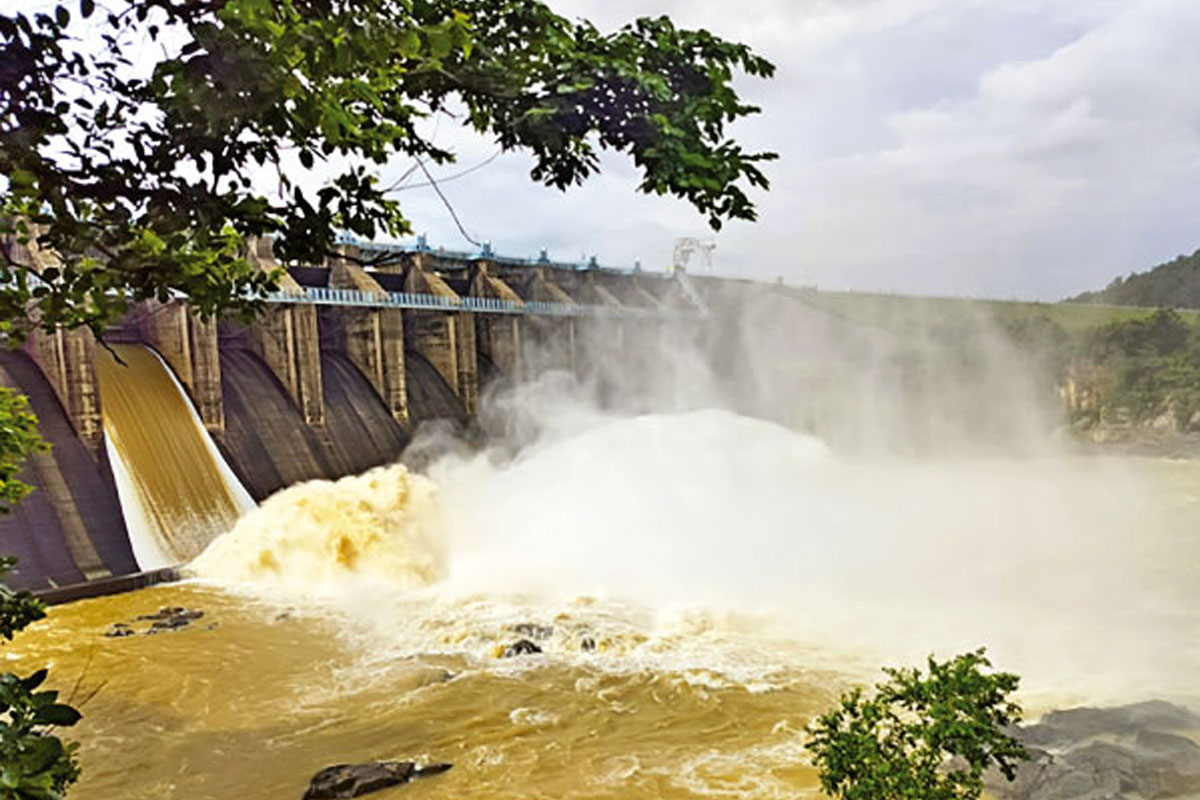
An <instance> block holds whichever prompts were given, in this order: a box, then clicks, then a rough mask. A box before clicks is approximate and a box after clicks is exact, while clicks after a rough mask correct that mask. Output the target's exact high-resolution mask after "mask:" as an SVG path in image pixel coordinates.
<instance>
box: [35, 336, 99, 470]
mask: <svg viewBox="0 0 1200 800" xmlns="http://www.w3.org/2000/svg"><path fill="white" fill-rule="evenodd" d="M98 346H99V345H98V344H97V343H96V338H95V337H94V336H92V332H91V331H89V330H87V329H86V328H79V329H76V330H72V331H66V330H63V329H61V328H60V329H58V330H56V331H54V332H53V333H47V332H46V331H41V330H38V331H34V332H33V333H32V334H31V335H30V337H29V339H28V341H27V342H26V343H25V349H26V351H27V352H28V353H29V354H30V356H32V357H33V360H34V361H35V362H37V365H38V366H39V367H40V368H41V370H42V372H43V373H44V374H45V375H46V377H47V378H48V379H49V381H50V385H51V386H53V387H54V392H55V394H57V395H58V400H59V402H61V403H62V405H63V409H64V410H65V411H66V412H67V418H68V419H70V420H71V424H72V425H74V426H75V433H77V434H78V435H79V438H80V439H81V440H83V443H84V444H85V445H87V448H88V450H89V451H90V452H91V453H92V455H93V456H99V453H100V449H101V448H102V447H103V443H104V420H103V419H102V417H101V416H100V385H99V383H98V382H97V380H96V348H97V347H98Z"/></svg>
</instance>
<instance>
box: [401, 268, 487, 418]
mask: <svg viewBox="0 0 1200 800" xmlns="http://www.w3.org/2000/svg"><path fill="white" fill-rule="evenodd" d="M404 291H406V292H410V293H413V294H431V295H435V296H437V297H445V298H447V299H450V300H453V301H457V300H458V299H459V298H458V295H457V294H456V293H455V292H454V290H453V289H451V288H450V287H449V286H448V285H446V282H445V281H443V280H442V279H441V278H440V277H438V275H437V274H436V273H434V272H432V271H431V270H426V269H424V268H422V267H421V265H420V264H419V263H416V262H415V263H414V264H413V265H412V266H410V267H409V270H408V275H407V276H406V277H405V281H404ZM404 341H405V344H406V346H409V347H412V348H413V349H414V350H416V351H417V352H418V353H420V354H421V355H423V356H424V357H425V358H426V359H427V360H428V361H429V363H431V364H433V366H434V368H435V369H436V370H437V371H438V373H439V374H441V376H442V378H444V379H445V381H446V383H448V384H449V385H450V387H451V388H452V389H453V390H454V392H455V394H457V395H458V397H459V399H460V400H462V402H463V407H464V408H465V409H466V411H467V413H468V414H474V413H475V410H476V406H477V405H478V401H479V372H478V364H477V360H476V357H475V320H474V318H473V317H472V316H471V315H470V314H467V313H464V312H460V311H455V312H447V311H413V310H410V311H408V313H406V314H405V315H404Z"/></svg>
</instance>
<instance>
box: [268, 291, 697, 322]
mask: <svg viewBox="0 0 1200 800" xmlns="http://www.w3.org/2000/svg"><path fill="white" fill-rule="evenodd" d="M264 299H265V300H266V301H267V302H268V303H285V304H286V303H291V304H302V305H319V306H360V307H366V308H405V309H415V310H419V311H447V312H455V311H467V312H473V313H476V314H538V315H545V316H557V317H635V318H643V319H661V318H664V317H691V316H696V315H698V314H701V313H702V312H701V311H700V310H698V309H680V308H665V307H658V308H636V307H631V306H597V305H585V304H581V303H544V302H537V301H533V300H528V301H522V302H516V301H512V300H499V299H496V298H492V297H443V296H440V295H434V294H414V293H410V292H364V291H360V290H357V289H328V288H319V287H311V286H309V287H304V288H302V289H281V290H278V291H275V292H271V293H270V294H268V295H267V296H266V297H265V298H264Z"/></svg>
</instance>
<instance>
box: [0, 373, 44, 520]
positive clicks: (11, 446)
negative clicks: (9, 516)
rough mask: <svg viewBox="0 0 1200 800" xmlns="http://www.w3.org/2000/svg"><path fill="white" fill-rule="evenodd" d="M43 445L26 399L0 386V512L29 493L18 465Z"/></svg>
mask: <svg viewBox="0 0 1200 800" xmlns="http://www.w3.org/2000/svg"><path fill="white" fill-rule="evenodd" d="M47 447H48V445H47V444H46V442H45V441H44V440H43V439H42V437H41V436H39V435H38V432H37V417H35V416H34V415H33V412H32V411H30V410H29V401H28V399H26V398H25V397H24V396H23V395H21V394H18V393H17V392H14V391H13V390H12V389H9V388H7V387H3V386H0V514H3V513H5V512H7V511H8V510H9V507H10V506H11V505H12V504H13V503H16V502H18V501H20V500H21V498H23V497H24V496H25V495H27V494H29V492H30V487H29V486H28V485H27V484H26V483H24V482H23V481H21V480H20V479H19V478H18V477H17V476H18V475H19V474H20V471H21V465H22V464H23V463H24V461H25V458H26V457H27V456H29V455H30V454H31V453H34V452H36V451H38V450H45V449H46V448H47Z"/></svg>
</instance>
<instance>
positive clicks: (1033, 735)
mask: <svg viewBox="0 0 1200 800" xmlns="http://www.w3.org/2000/svg"><path fill="white" fill-rule="evenodd" d="M1194 730H1200V715H1196V714H1195V713H1193V712H1192V711H1189V710H1188V709H1186V708H1183V707H1181V706H1176V705H1172V704H1170V703H1164V702H1161V701H1152V702H1148V703H1137V704H1135V705H1129V706H1121V707H1118V708H1073V709H1068V710H1065V711H1054V712H1051V713H1049V714H1047V715H1045V716H1044V717H1043V718H1042V720H1041V722H1040V723H1038V724H1037V725H1030V726H1028V727H1025V728H1017V729H1015V730H1013V731H1012V734H1013V735H1015V736H1016V737H1017V738H1019V739H1020V740H1021V741H1022V743H1024V744H1025V747H1026V749H1027V750H1028V751H1029V755H1030V759H1029V761H1027V762H1026V763H1024V764H1022V765H1021V767H1020V769H1019V770H1018V772H1017V778H1016V780H1015V781H1013V782H1012V783H1008V782H1007V781H1005V780H1004V779H1003V778H1002V777H1001V776H1000V775H999V774H998V773H993V774H990V775H989V777H988V790H989V792H990V794H991V795H992V796H994V797H996V798H998V799H999V800H1151V799H1152V798H1196V797H1200V745H1197V744H1196V742H1194V741H1192V740H1191V739H1189V738H1187V737H1186V736H1181V735H1179V734H1178V733H1176V731H1194Z"/></svg>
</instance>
